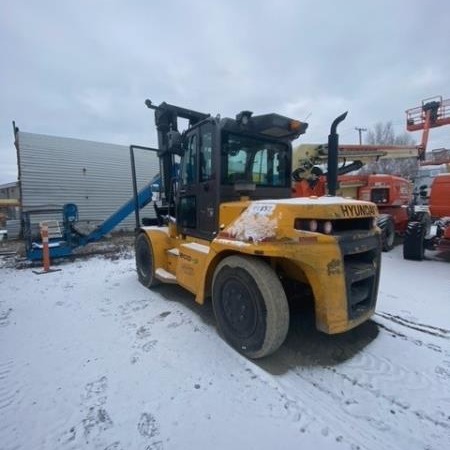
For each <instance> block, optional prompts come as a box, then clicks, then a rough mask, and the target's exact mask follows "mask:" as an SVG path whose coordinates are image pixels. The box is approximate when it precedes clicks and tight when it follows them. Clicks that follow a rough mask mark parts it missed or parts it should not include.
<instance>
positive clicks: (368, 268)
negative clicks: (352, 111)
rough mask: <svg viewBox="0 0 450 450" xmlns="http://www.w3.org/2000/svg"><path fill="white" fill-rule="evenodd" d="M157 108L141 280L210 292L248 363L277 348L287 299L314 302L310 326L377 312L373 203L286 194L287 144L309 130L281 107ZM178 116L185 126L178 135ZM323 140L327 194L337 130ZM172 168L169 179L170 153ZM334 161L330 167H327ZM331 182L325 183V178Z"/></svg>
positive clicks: (330, 326) (355, 321) (228, 335)
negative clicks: (159, 196) (154, 200)
mask: <svg viewBox="0 0 450 450" xmlns="http://www.w3.org/2000/svg"><path fill="white" fill-rule="evenodd" d="M146 105H147V106H148V107H149V108H151V109H153V110H154V111H155V123H156V128H157V130H158V144H159V145H158V149H155V151H157V152H158V155H159V157H160V160H161V173H162V181H163V191H164V199H165V202H164V204H162V205H160V206H158V208H157V209H158V210H159V216H160V218H161V220H162V221H164V224H163V225H162V226H141V227H140V229H139V232H138V234H137V237H136V243H135V251H136V266H137V273H138V277H139V281H140V282H141V283H142V284H143V285H144V286H146V287H149V288H152V287H154V286H156V285H157V284H159V283H176V284H179V285H180V286H183V287H184V288H186V289H187V290H188V291H190V292H192V293H193V294H194V295H195V301H196V302H198V303H200V304H203V303H204V302H205V300H206V299H207V298H209V297H212V304H213V308H214V314H215V316H216V319H217V323H218V327H219V330H220V332H221V334H222V335H223V336H224V338H225V340H226V341H227V342H228V343H229V344H230V345H231V346H232V347H234V348H235V349H236V350H237V351H239V352H241V353H242V354H244V355H245V356H247V357H250V358H260V357H263V356H266V355H268V354H270V353H272V352H274V351H276V350H277V348H278V347H279V346H280V345H281V344H282V343H283V341H284V339H285V337H286V334H287V331H288V326H289V303H290V302H291V303H293V304H295V303H297V304H298V303H300V304H304V303H306V302H307V301H312V304H313V308H314V312H315V322H316V326H317V328H318V329H319V330H321V331H323V332H325V333H328V334H333V333H341V332H344V331H347V330H349V329H351V328H353V327H355V326H357V325H359V324H361V323H362V322H364V321H366V320H367V319H368V318H369V317H370V316H371V315H372V314H373V313H374V310H375V304H376V299H377V292H378V280H379V272H380V231H379V229H378V228H377V227H376V221H375V218H376V216H377V208H376V205H374V204H373V203H371V202H366V201H357V200H350V199H343V198H340V197H332V196H330V197H322V198H320V199H318V198H290V197H291V167H292V145H291V142H292V140H293V139H295V138H297V137H298V136H299V135H301V134H303V133H304V132H305V130H306V128H307V124H306V123H301V122H298V121H296V120H292V119H290V118H288V117H284V116H281V115H278V114H265V115H259V116H254V115H253V114H252V113H251V112H250V111H242V112H241V113H239V114H238V115H237V116H236V118H235V119H231V118H220V116H216V117H212V116H211V115H209V114H203V113H199V112H196V111H192V110H188V109H186V108H180V107H178V106H174V105H170V104H167V103H162V104H160V105H159V106H155V105H153V104H152V103H151V102H150V101H149V100H147V101H146ZM178 118H183V119H187V120H188V121H189V125H188V127H187V129H186V130H184V131H183V132H182V133H180V132H179V131H178ZM344 118H345V115H342V116H340V117H338V118H337V119H336V120H335V121H334V122H333V125H332V127H331V132H330V136H329V147H330V152H329V153H330V160H331V161H330V163H329V164H330V167H335V170H333V169H331V170H330V174H329V182H328V186H329V193H330V195H335V193H336V180H335V179H336V171H337V155H336V152H337V141H338V136H337V133H336V128H337V126H338V124H339V122H340V121H342V120H343V119H344ZM178 156H180V157H181V162H180V174H179V176H178V177H176V178H174V177H173V166H174V164H175V160H176V157H178ZM333 161H334V163H333ZM333 178H334V180H333Z"/></svg>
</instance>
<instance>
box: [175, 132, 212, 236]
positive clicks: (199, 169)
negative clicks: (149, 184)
mask: <svg viewBox="0 0 450 450" xmlns="http://www.w3.org/2000/svg"><path fill="white" fill-rule="evenodd" d="M186 137H187V146H186V150H185V153H184V156H183V159H182V162H181V171H180V189H179V194H178V196H179V199H178V214H177V221H178V229H179V232H181V233H182V234H186V235H189V236H195V237H199V238H202V239H207V240H212V239H213V238H214V236H215V232H216V230H217V220H218V218H217V216H218V211H217V208H218V200H217V198H218V197H217V196H218V189H217V187H216V181H217V180H216V167H215V165H216V162H215V158H214V157H213V143H214V127H213V126H212V124H211V123H205V124H203V125H201V126H199V127H197V128H195V129H193V130H191V131H190V132H189V133H188V134H187V136H186Z"/></svg>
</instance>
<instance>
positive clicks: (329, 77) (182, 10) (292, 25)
mask: <svg viewBox="0 0 450 450" xmlns="http://www.w3.org/2000/svg"><path fill="white" fill-rule="evenodd" d="M449 23H450V2H449V1H448V0H434V1H430V2H428V1H424V0H421V1H418V0H405V1H403V0H396V1H391V0H389V1H387V0H376V1H375V0H374V1H369V0H367V1H364V0H359V1H357V0H346V1H336V0H330V1H321V0H314V1H309V0H308V1H307V0H272V1H268V0H258V1H256V0H255V1H252V0H247V1H244V0H238V1H235V0H222V1H220V2H219V1H213V0H209V1H205V0H191V1H181V0H172V1H164V2H163V1H156V0H154V1H150V0H129V1H126V2H124V1H115V0H113V1H106V0H104V1H102V0H100V1H86V0H82V1H81V0H77V1H74V0H65V1H60V2H57V1H49V0H40V1H36V2H35V1H25V0H3V1H2V2H1V4H0V57H1V65H0V86H1V92H2V95H1V99H0V184H1V183H7V182H11V181H15V180H16V179H17V161H16V152H15V148H14V145H13V131H12V124H11V123H12V121H13V120H15V121H16V124H17V126H19V128H20V129H21V130H22V131H28V132H32V133H42V134H50V135H56V136H64V137H75V138H80V139H89V140H96V141H102V142H110V143H115V144H125V145H129V144H131V143H133V144H141V145H149V146H156V134H155V130H154V122H153V113H152V111H150V110H148V109H147V108H146V107H145V106H144V100H145V99H146V98H150V99H151V100H153V101H154V102H155V103H160V102H162V101H166V102H168V103H172V104H176V105H179V106H184V107H188V108H191V109H195V110H198V111H201V112H206V113H212V114H214V115H216V114H217V113H220V114H221V115H222V116H231V117H234V116H235V114H236V113H238V112H239V111H241V110H244V109H245V110H251V111H253V112H254V113H255V114H263V113H268V112H277V113H280V114H284V115H288V116H291V117H294V118H297V119H303V120H305V119H307V121H308V122H309V124H310V126H309V129H308V132H307V135H305V136H304V137H302V140H303V142H324V141H325V140H326V139H327V135H328V133H329V127H330V123H331V121H332V120H333V119H334V118H335V117H336V116H337V115H338V114H340V113H342V112H343V111H346V110H348V111H349V115H348V117H347V119H346V121H345V122H344V123H342V124H341V126H340V128H339V132H340V136H341V142H345V143H357V141H358V133H357V131H356V130H355V127H365V128H371V127H373V125H374V124H375V123H376V122H378V121H388V120H392V121H393V123H394V125H395V127H396V132H397V133H398V134H400V133H403V132H404V131H405V109H407V108H411V107H414V106H419V105H420V104H421V101H422V100H423V99H425V98H428V97H433V96H437V95H442V96H443V97H444V98H450V54H449V44H450V27H449ZM413 137H414V138H416V139H417V140H418V141H419V140H420V132H416V133H414V134H413ZM439 147H447V148H449V147H450V126H447V127H441V128H437V129H434V130H432V131H431V133H430V142H429V149H432V148H439ZM105 157H107V155H105Z"/></svg>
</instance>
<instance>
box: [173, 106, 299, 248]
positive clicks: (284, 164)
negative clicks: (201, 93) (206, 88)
mask: <svg viewBox="0 0 450 450" xmlns="http://www.w3.org/2000/svg"><path fill="white" fill-rule="evenodd" d="M251 114H252V113H250V112H248V111H244V112H243V113H241V114H239V115H238V116H237V117H236V120H233V119H227V118H225V119H220V118H212V117H208V118H207V119H205V120H203V121H201V122H199V123H197V124H195V125H194V126H192V127H190V128H189V129H188V130H186V131H185V132H184V133H183V135H182V139H181V142H182V144H181V145H182V152H181V153H182V157H181V165H180V175H179V178H178V182H177V185H176V188H175V191H176V192H175V199H176V201H175V203H176V205H177V206H176V220H177V229H178V233H180V234H184V235H189V236H195V237H198V238H202V239H206V240H212V239H214V237H215V236H216V234H217V232H218V230H219V223H218V222H219V208H220V204H221V203H223V202H229V201H237V200H240V199H241V198H242V197H248V198H251V199H267V198H273V199H276V198H288V197H290V194H291V165H292V146H291V141H292V140H293V139H294V138H296V137H297V136H298V135H299V134H301V133H302V132H304V131H305V130H306V127H307V125H306V124H304V123H300V122H298V121H293V120H291V119H288V118H286V117H283V116H279V115H277V114H267V115H264V116H256V117H253V118H252V117H251Z"/></svg>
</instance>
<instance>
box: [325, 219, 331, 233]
mask: <svg viewBox="0 0 450 450" xmlns="http://www.w3.org/2000/svg"><path fill="white" fill-rule="evenodd" d="M332 231H333V224H332V223H331V222H330V221H329V220H327V221H326V222H325V223H324V224H323V232H324V233H325V234H331V232H332Z"/></svg>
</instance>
